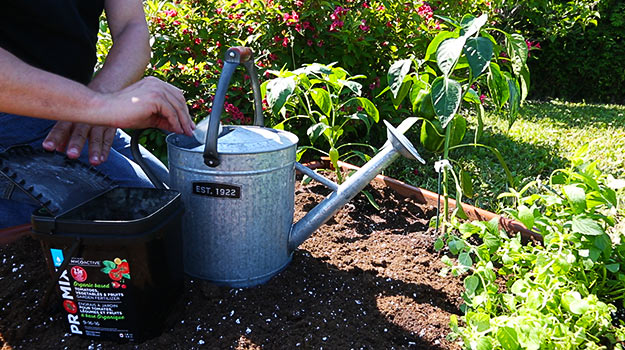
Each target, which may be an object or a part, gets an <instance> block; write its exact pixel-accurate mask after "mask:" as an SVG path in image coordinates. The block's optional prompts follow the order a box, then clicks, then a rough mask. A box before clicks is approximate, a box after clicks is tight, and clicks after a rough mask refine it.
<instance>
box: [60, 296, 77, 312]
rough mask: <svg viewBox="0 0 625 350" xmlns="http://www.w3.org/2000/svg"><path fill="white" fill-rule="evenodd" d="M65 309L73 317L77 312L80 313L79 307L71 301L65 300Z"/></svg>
mask: <svg viewBox="0 0 625 350" xmlns="http://www.w3.org/2000/svg"><path fill="white" fill-rule="evenodd" d="M63 308H64V309H65V311H67V312H69V313H70V314H72V315H73V314H75V313H76V312H78V307H77V306H76V304H75V303H74V302H73V301H71V300H64V301H63Z"/></svg>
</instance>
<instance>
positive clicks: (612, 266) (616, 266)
mask: <svg viewBox="0 0 625 350" xmlns="http://www.w3.org/2000/svg"><path fill="white" fill-rule="evenodd" d="M605 268H606V269H608V271H610V272H612V273H617V272H618V270H619V269H620V268H621V265H620V264H609V265H606V266H605Z"/></svg>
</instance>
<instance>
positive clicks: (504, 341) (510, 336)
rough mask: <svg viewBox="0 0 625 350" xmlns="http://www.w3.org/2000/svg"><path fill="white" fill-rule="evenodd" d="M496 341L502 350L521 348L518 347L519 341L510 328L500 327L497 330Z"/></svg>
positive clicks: (517, 349)
mask: <svg viewBox="0 0 625 350" xmlns="http://www.w3.org/2000/svg"><path fill="white" fill-rule="evenodd" d="M497 340H498V341H499V344H501V348H502V349H504V350H519V349H521V346H520V345H519V340H518V337H517V333H516V331H515V330H514V328H511V327H501V328H499V330H497Z"/></svg>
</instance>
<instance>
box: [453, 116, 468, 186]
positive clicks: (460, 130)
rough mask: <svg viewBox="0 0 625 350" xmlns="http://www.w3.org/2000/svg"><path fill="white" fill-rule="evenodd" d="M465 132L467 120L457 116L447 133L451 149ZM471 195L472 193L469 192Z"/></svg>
mask: <svg viewBox="0 0 625 350" xmlns="http://www.w3.org/2000/svg"><path fill="white" fill-rule="evenodd" d="M466 132H467V120H466V119H464V117H463V116H461V115H458V116H456V117H455V118H454V119H453V120H452V121H451V132H450V133H449V135H450V137H449V146H450V147H453V146H455V145H457V144H459V143H460V142H461V141H462V139H463V138H464V134H465V133H466ZM471 193H473V191H472V190H471Z"/></svg>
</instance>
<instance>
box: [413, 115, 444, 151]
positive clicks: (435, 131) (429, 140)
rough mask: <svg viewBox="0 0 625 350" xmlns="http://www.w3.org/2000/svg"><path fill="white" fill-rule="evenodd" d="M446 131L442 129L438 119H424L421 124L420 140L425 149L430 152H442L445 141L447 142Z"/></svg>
mask: <svg viewBox="0 0 625 350" xmlns="http://www.w3.org/2000/svg"><path fill="white" fill-rule="evenodd" d="M444 134H445V133H444V132H443V130H442V127H441V123H440V121H438V120H432V121H430V120H424V121H423V124H421V133H420V134H419V141H420V142H421V144H422V145H423V147H424V148H425V149H427V150H428V151H430V152H435V153H438V152H442V150H443V143H444V142H445V135H444Z"/></svg>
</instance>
